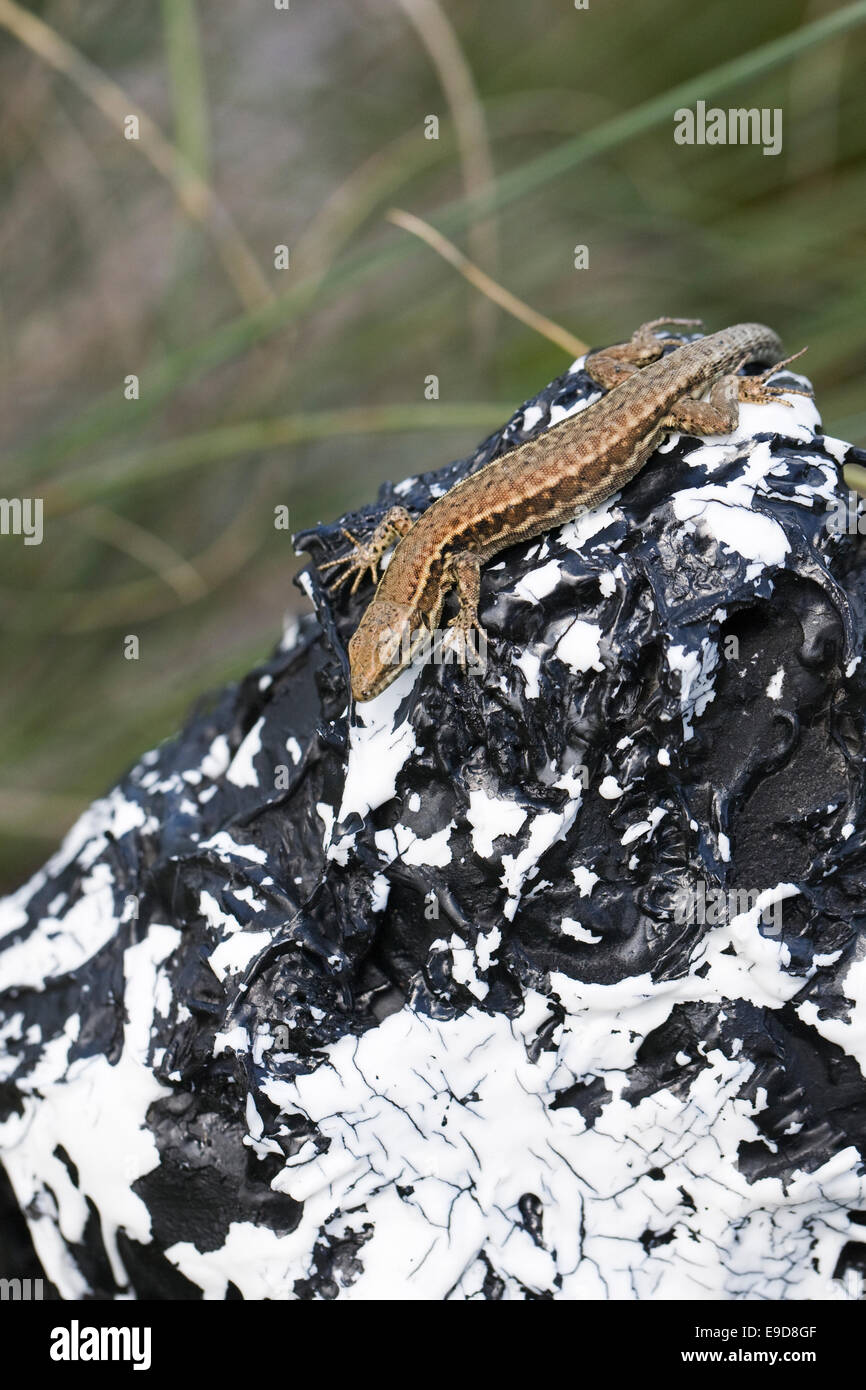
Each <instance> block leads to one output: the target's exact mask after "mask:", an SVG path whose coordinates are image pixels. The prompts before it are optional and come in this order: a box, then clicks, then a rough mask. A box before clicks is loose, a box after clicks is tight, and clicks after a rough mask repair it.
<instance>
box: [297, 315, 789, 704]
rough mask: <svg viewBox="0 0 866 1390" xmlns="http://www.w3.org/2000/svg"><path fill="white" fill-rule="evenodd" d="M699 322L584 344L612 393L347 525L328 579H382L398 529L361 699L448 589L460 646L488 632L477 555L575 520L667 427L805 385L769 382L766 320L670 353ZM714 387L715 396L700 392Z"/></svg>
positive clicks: (720, 424)
mask: <svg viewBox="0 0 866 1390" xmlns="http://www.w3.org/2000/svg"><path fill="white" fill-rule="evenodd" d="M696 322H697V321H696V320H694V319H655V320H653V322H652V323H645V324H644V325H643V326H642V327H641V328H639V329H638V330H637V332H636V333H635V334H634V335H633V336H632V338H631V340H630V341H629V342H627V343H619V344H616V345H615V346H613V347H608V348H603V349H600V350H599V351H597V352H593V353H590V354H589V356H588V357H587V360H586V370H587V371H588V372H589V374H590V375H591V376H592V378H593V380H595V381H597V382H598V384H599V385H600V386H602V387H604V388H605V389H606V391H607V394H606V395H604V396H602V397H601V399H600V400H598V401H596V402H595V403H594V404H592V405H589V406H587V407H586V408H585V409H584V410H582V411H580V412H579V413H577V414H575V415H571V416H569V417H568V418H567V419H565V420H562V421H560V423H559V424H557V425H554V426H553V427H552V428H551V429H549V430H546V431H545V432H544V433H543V434H540V435H538V436H537V437H536V438H535V439H530V440H527V442H526V443H525V444H521V445H519V447H518V448H516V449H512V450H510V452H508V453H507V454H503V455H502V456H501V457H500V458H498V459H494V461H493V462H492V463H488V464H487V465H486V466H485V467H484V468H480V469H479V470H478V471H477V472H476V473H470V474H469V476H468V477H466V478H464V479H463V480H462V481H461V482H459V483H457V484H456V485H455V486H454V487H452V488H451V490H450V491H449V492H447V493H446V494H445V495H444V496H443V497H440V498H438V499H437V500H436V501H435V502H434V503H433V505H432V506H430V507H428V509H427V510H426V511H425V512H424V513H423V514H422V515H421V516H420V517H418V519H417V520H414V519H413V518H412V517H411V516H410V514H409V513H408V511H406V509H405V508H403V507H392V508H391V510H390V511H389V512H388V513H387V514H386V515H385V517H384V518H383V519H382V521H380V522H379V524H378V526H377V527H376V529H375V531H374V532H373V534H372V536H371V537H370V539H369V540H368V541H366V542H362V541H358V540H356V538H355V537H354V536H353V535H351V533H350V532H348V531H346V530H344V532H343V534H344V535H345V537H346V539H347V540H349V541H350V542H351V545H352V549H351V550H350V551H348V552H347V553H346V554H345V555H343V556H341V557H340V558H339V559H337V560H332V561H330V562H329V563H328V564H325V565H322V566H320V568H321V569H330V568H333V567H337V566H344V567H345V568H344V570H343V573H342V574H340V575H339V577H338V578H337V579H336V582H335V583H334V584H333V586H332V587H333V588H335V589H336V588H338V587H339V586H340V585H341V584H343V583H345V582H346V581H347V580H349V579H350V578H353V583H352V593H354V592H355V590H356V589H357V588H358V585H359V584H360V582H361V579H362V577H363V575H364V574H365V573H366V572H367V571H369V573H370V575H371V577H372V579H373V580H374V582H375V579H376V570H377V566H378V564H379V562H380V560H381V558H382V556H383V555H384V554H385V552H386V551H387V550H388V549H390V547H391V546H393V545H394V542H395V541H396V542H397V545H396V548H395V550H394V553H393V555H392V557H391V561H390V564H389V565H388V568H387V570H386V571H385V573H384V575H383V577H382V579H381V581H380V582H379V586H378V588H377V589H376V592H375V594H374V596H373V599H372V601H371V603H370V605H369V607H368V608H367V610H366V612H365V613H364V616H363V618H362V619H361V622H360V625H359V627H358V629H357V631H356V632H355V635H354V636H353V637H352V639H351V641H350V642H349V670H350V678H351V686H352V694H353V695H354V697H355V699H356V700H371V699H373V697H374V696H376V695H378V694H380V692H381V691H383V690H384V689H385V688H386V687H387V686H389V685H390V684H391V682H392V681H393V680H394V679H395V678H396V677H397V676H398V675H399V673H400V671H401V670H402V669H404V667H406V666H407V665H408V664H409V663H410V662H411V661H412V660H414V658H415V656H416V655H417V654H418V652H419V651H420V650H421V649H423V648H427V649H429V646H430V642H431V639H432V636H433V634H434V632H435V631H436V630H437V627H438V623H439V618H440V616H441V613H442V608H443V604H444V601H445V597H446V595H447V594H448V592H449V590H451V589H452V588H456V590H457V595H458V599H459V604H460V608H459V612H458V614H457V616H456V617H455V618H453V619H452V621H451V623H450V624H449V627H450V628H454V629H456V634H455V635H456V637H457V638H458V640H459V641H460V642H462V646H463V651H464V653H465V650H466V647H467V645H468V644H469V641H470V638H471V636H472V631H473V629H477V630H478V631H479V632H481V631H482V629H481V628H480V625H479V622H478V601H479V591H480V569H481V566H482V565H483V564H484V563H485V562H486V561H487V560H489V559H490V558H491V557H492V556H493V555H496V554H498V553H499V551H502V550H506V549H507V548H508V547H509V546H511V545H516V544H517V543H518V542H520V541H524V540H529V539H531V538H532V537H533V536H537V535H540V534H541V532H543V531H549V530H551V528H553V527H554V526H559V525H561V524H562V523H563V522H566V521H570V520H572V518H574V517H575V516H578V515H579V514H580V513H582V512H585V511H587V510H589V508H590V507H593V506H595V505H596V504H597V503H599V502H601V501H603V500H604V499H605V498H606V497H609V496H610V495H611V493H613V492H616V491H617V490H618V489H619V488H621V487H622V486H623V484H625V483H627V482H628V481H629V479H631V478H633V477H634V475H635V474H636V473H637V472H638V471H639V469H641V468H642V467H643V465H644V463H645V462H646V461H647V459H648V458H649V456H650V454H652V452H653V450H654V449H655V448H656V447H657V445H658V444H659V442H660V440H661V438H662V436H663V435H664V434H665V433H666V432H669V431H672V430H679V431H682V432H683V433H684V434H697V435H717V434H730V433H731V431H732V430H734V429H736V426H737V420H738V415H739V412H738V403H739V401H752V402H758V403H761V402H767V401H771V400H775V399H776V398H778V397H780V396H782V395H784V394H791V395H805V394H808V393H806V392H802V391H799V392H795V391H789V390H788V388H782V387H773V386H768V385H767V381H768V378H769V377H771V376H772V375H773V373H774V372H776V371H778V370H779V368H781V367H783V366H785V365H786V364H787V363H788V362H792V361H793V360H794V358H793V357H787V358H785V359H783V360H779V358H780V354H781V351H782V345H781V343H780V341H779V339H778V338H777V336H776V334H775V333H774V332H773V331H772V329H770V328H765V327H764V325H763V324H760V323H740V324H736V325H734V327H732V328H724V329H722V330H721V332H719V333H710V334H708V335H707V336H706V337H704V338H700V339H698V341H696V342H691V343H684V344H683V345H682V346H681V347H678V348H676V349H675V350H674V351H673V352H670V353H668V354H667V355H665V356H663V355H662V354H663V352H664V348H665V344H666V342H670V337H668V338H667V339H665V338H664V337H662V338H659V337H657V336H656V335H655V330H656V329H657V328H662V327H664V326H665V325H671V324H677V325H693V324H695V323H696ZM803 351H805V348H804V349H803ZM795 355H796V356H797V357H799V356H800V355H801V354H800V353H797V354H795ZM746 362H761V363H766V362H772V363H774V364H775V365H774V366H772V367H770V368H769V370H767V371H765V372H764V373H762V375H760V376H752V377H744V376H738V375H737V373H738V371H739V369H740V368H741V367H742V366H744V365H745V363H746ZM707 391H708V392H709V395H708V399H707V400H701V399H699V397H700V396H701V395H703V394H704V393H705V392H707ZM783 403H785V404H790V402H783Z"/></svg>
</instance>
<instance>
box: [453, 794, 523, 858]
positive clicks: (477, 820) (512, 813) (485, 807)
mask: <svg viewBox="0 0 866 1390" xmlns="http://www.w3.org/2000/svg"><path fill="white" fill-rule="evenodd" d="M526 816H527V812H526V811H525V810H524V809H523V807H522V806H518V805H517V803H516V802H514V801H509V800H507V798H505V797H497V796H490V795H489V793H488V792H486V791H484V790H483V789H482V788H480V787H476V788H474V789H473V790H472V791H470V793H469V809H468V810H467V812H466V819H467V820H468V822H469V824H470V825H471V826H472V847H473V849H474V850H475V853H476V854H480V856H481V858H482V859H490V858H492V856H493V842H494V840H497V839H498V838H499V837H500V835H506V836H509V837H510V836H512V835H516V834H517V832H518V831H519V830H520V827H521V826H522V825H523V822H524V821H525V820H526Z"/></svg>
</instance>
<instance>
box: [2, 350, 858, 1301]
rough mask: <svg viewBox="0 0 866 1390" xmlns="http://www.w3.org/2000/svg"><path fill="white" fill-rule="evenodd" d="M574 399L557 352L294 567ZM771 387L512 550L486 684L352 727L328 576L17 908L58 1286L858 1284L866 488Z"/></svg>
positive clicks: (365, 1294) (596, 1291) (452, 684)
mask: <svg viewBox="0 0 866 1390" xmlns="http://www.w3.org/2000/svg"><path fill="white" fill-rule="evenodd" d="M780 380H790V381H791V384H797V382H799V384H802V379H794V378H792V377H791V376H790V374H788V376H787V377H784V378H780ZM597 394H598V393H597V388H596V387H595V385H594V383H593V382H592V380H591V378H590V377H589V376H588V375H587V374H586V373H585V372H584V371H583V369H582V364H581V363H576V364H575V365H574V367H573V368H572V369H571V370H570V371H569V372H567V373H565V374H564V375H563V376H562V377H560V378H559V379H558V380H557V381H555V382H554V383H552V385H551V386H549V387H548V388H546V389H545V390H544V391H542V392H541V393H540V394H539V395H538V396H537V397H535V398H534V399H533V400H532V401H531V402H529V403H528V404H527V405H526V406H524V407H523V408H522V409H521V410H519V411H517V413H516V414H515V415H514V416H513V418H512V419H511V420H510V421H509V423H508V424H507V425H506V427H505V428H504V429H503V430H502V431H501V432H499V433H497V434H496V435H494V436H492V437H491V438H490V439H488V440H487V441H485V443H484V444H483V445H482V446H481V447H480V448H479V450H478V451H477V452H476V454H475V455H474V456H473V457H472V458H471V459H470V460H468V461H462V462H460V463H455V464H452V465H450V466H449V467H446V468H443V469H441V470H439V471H438V472H436V473H431V474H426V475H424V476H422V477H418V478H411V479H408V480H407V481H406V482H403V483H400V484H398V485H397V486H396V487H392V486H386V487H384V488H383V489H382V492H381V495H380V497H379V500H378V502H377V504H376V505H375V507H371V508H370V509H369V511H368V512H365V513H364V515H363V516H360V517H359V516H355V517H352V518H348V519H345V518H344V519H342V521H341V522H340V523H336V524H335V525H333V526H328V527H320V528H318V530H317V531H316V532H312V533H307V535H306V536H305V537H303V538H301V544H302V545H303V546H305V547H306V548H307V549H308V550H310V551H311V552H312V553H313V555H314V558H315V559H316V560H317V561H321V560H324V559H327V558H332V557H333V556H334V555H336V554H337V553H339V551H340V549H341V548H342V545H343V542H342V540H341V538H340V531H339V526H340V525H341V524H344V525H347V526H348V527H349V529H350V530H353V531H361V532H364V533H366V531H367V529H368V528H371V527H372V525H373V524H374V523H375V521H376V520H377V519H378V518H379V517H380V516H381V515H382V513H383V512H384V510H386V509H387V507H388V506H390V505H393V504H395V503H399V504H401V505H403V506H406V507H408V508H409V509H410V510H413V511H420V510H422V509H423V508H425V507H426V506H428V505H429V504H430V502H431V501H432V500H433V499H434V498H435V497H437V496H439V495H441V493H442V492H443V491H444V490H446V489H447V488H448V487H450V486H451V484H452V483H453V482H455V481H456V480H458V479H459V478H460V477H462V476H464V474H465V473H466V472H467V471H468V470H471V469H474V468H477V467H479V466H480V465H482V464H483V463H485V462H487V461H488V460H490V459H491V458H494V457H496V456H497V455H498V454H499V453H501V452H503V451H504V450H505V449H507V448H509V447H512V446H513V445H514V444H515V443H519V442H521V441H522V440H523V439H525V438H527V437H529V436H530V435H532V434H534V433H536V432H538V431H541V430H543V429H545V428H547V427H548V426H549V425H550V424H553V423H555V422H556V421H557V420H559V419H562V418H563V416H564V415H565V414H568V413H571V412H574V411H576V410H579V409H581V408H583V406H584V405H585V404H586V403H587V402H588V401H591V400H593V399H595V398H596V396H597ZM790 400H791V402H792V405H791V407H790V408H788V407H786V406H784V405H783V404H782V403H776V404H773V405H764V406H748V405H747V406H745V407H743V408H742V413H741V420H740V425H739V428H738V430H737V432H736V434H735V435H733V436H730V437H726V438H725V439H717V440H713V441H710V442H703V441H700V440H697V439H692V438H684V437H674V438H673V439H671V440H670V441H669V442H668V443H667V444H666V445H665V446H664V447H663V449H662V450H660V451H659V452H658V453H657V454H656V455H655V456H654V457H653V459H652V460H651V462H650V463H649V464H648V466H647V467H646V468H645V469H644V471H643V472H642V473H641V474H640V475H639V476H638V477H637V478H636V479H635V480H634V481H633V482H632V483H631V484H630V485H629V487H628V488H627V489H626V490H625V491H624V492H623V493H622V494H621V495H616V496H614V497H613V498H611V499H609V501H608V502H607V503H605V504H604V505H602V506H601V507H599V508H597V509H596V510H594V511H593V512H592V513H589V514H587V515H585V516H583V517H581V518H580V519H579V520H577V521H576V522H573V523H571V524H569V525H567V526H564V527H562V528H561V529H560V530H558V531H555V532H553V533H551V534H550V535H548V536H547V537H544V538H542V539H541V540H539V541H534V542H531V543H528V544H525V545H521V546H516V547H514V548H513V549H512V550H510V551H508V552H507V553H506V554H504V555H503V556H501V557H499V560H498V562H496V561H494V562H493V563H491V564H490V565H489V566H488V567H487V568H486V569H485V571H484V575H483V582H482V603H481V609H480V616H481V620H482V622H483V623H484V625H485V627H486V629H487V632H488V637H489V641H488V648H487V661H486V668H485V669H484V670H483V672H481V673H479V672H474V673H472V674H468V673H465V672H463V671H461V670H460V669H459V668H456V667H454V666H450V665H442V666H437V665H427V666H425V667H423V668H421V669H419V668H417V667H416V668H413V669H412V670H410V671H407V672H404V673H403V674H402V675H401V676H400V678H399V679H398V680H397V681H396V682H395V683H394V685H392V686H391V687H390V688H389V689H388V690H387V691H386V692H384V694H383V695H381V696H380V697H379V698H378V699H377V700H375V701H372V702H370V703H369V704H367V705H363V706H359V707H357V709H356V710H355V712H354V715H353V717H352V719H351V720H350V719H349V716H348V711H347V701H346V690H347V682H346V675H347V666H346V655H345V649H346V643H347V641H348V638H349V637H350V636H351V633H352V632H353V630H354V627H355V626H356V625H357V622H358V620H359V617H360V614H361V612H362V611H363V607H364V604H365V603H366V602H367V601H368V600H369V588H368V587H367V586H364V587H362V589H361V590H360V591H359V593H358V594H357V595H356V596H355V597H354V598H351V597H349V596H340V597H339V598H337V599H336V600H332V599H331V598H330V597H329V596H328V595H327V594H326V592H325V590H324V588H323V587H322V585H321V583H320V580H319V577H318V575H317V573H316V572H315V570H308V571H307V572H306V573H305V575H303V576H302V579H301V582H302V584H303V587H304V588H305V589H306V592H307V593H308V595H309V597H310V599H311V600H312V603H313V606H314V609H315V615H313V614H310V615H309V616H307V617H306V618H305V619H303V620H302V622H301V623H300V624H299V625H298V626H297V627H295V628H294V629H293V630H292V631H290V632H288V633H287V634H286V636H285V638H284V640H283V642H282V644H281V646H280V648H279V650H278V651H277V652H276V653H275V655H274V656H273V657H272V659H271V660H270V661H268V662H267V663H265V664H264V665H263V666H261V667H260V668H258V669H257V670H255V671H253V672H252V673H251V674H250V675H249V676H248V677H247V678H246V679H245V680H244V681H243V682H241V683H240V684H239V685H238V686H236V687H232V688H230V689H228V690H226V691H224V692H222V693H221V694H220V695H219V696H218V697H217V698H216V700H215V701H213V702H211V703H210V704H209V705H207V706H202V707H201V708H200V709H199V710H198V711H197V712H196V713H195V714H194V716H193V717H192V719H191V721H190V722H189V724H188V725H187V727H186V728H185V729H184V731H183V732H182V733H181V734H180V735H179V737H178V738H176V739H175V740H174V741H172V742H170V743H168V744H166V745H164V746H162V747H161V748H159V749H157V750H156V751H154V752H151V753H149V754H147V755H146V756H145V757H144V758H143V759H142V760H141V762H140V764H139V765H138V766H137V767H136V768H134V769H133V771H132V772H131V773H130V774H129V776H128V777H127V778H126V779H125V780H124V781H123V782H122V783H121V784H120V786H119V787H117V788H116V789H115V790H113V791H112V792H111V793H110V794H109V795H108V796H106V797H105V798H104V799H102V800H101V801H99V802H97V803H96V804H95V805H94V806H93V807H92V808H91V809H90V810H89V811H88V812H87V813H86V815H85V816H83V817H82V819H81V821H80V822H79V823H78V824H77V825H76V826H75V828H74V829H73V830H72V831H71V832H70V835H69V836H68V838H67V840H66V842H65V844H64V846H63V848H62V849H61V850H60V851H59V853H58V854H57V855H56V856H55V857H54V858H53V859H52V860H51V861H50V862H49V863H48V864H47V865H46V867H45V869H44V870H43V871H42V872H41V873H39V874H37V875H36V877H35V878H34V879H33V880H31V882H30V883H29V884H27V885H26V886H25V887H24V888H22V889H21V890H20V891H19V892H18V893H16V894H15V895H14V896H12V897H11V898H9V899H7V900H6V901H5V902H4V903H3V904H0V991H2V994H0V1029H2V1035H3V1038H4V1055H3V1057H2V1059H0V1079H2V1086H0V1159H2V1162H3V1164H4V1165H5V1167H6V1170H7V1173H8V1175H9V1178H10V1181H11V1183H12V1186H13V1188H14V1191H15V1195H16V1197H17V1201H18V1203H19V1204H20V1207H21V1209H22V1210H23V1211H24V1213H25V1215H26V1217H27V1222H28V1226H29V1230H30V1233H31V1236H32V1239H33V1242H34V1245H35V1248H36V1251H37V1253H38V1255H39V1258H40V1260H41V1262H42V1265H43V1267H44V1270H45V1272H46V1274H47V1276H48V1278H50V1279H51V1281H52V1282H53V1284H54V1285H55V1286H56V1289H57V1290H58V1292H59V1293H60V1295H61V1296H62V1297H64V1298H79V1297H97V1298H116V1297H119V1296H126V1297H128V1296H129V1295H130V1294H132V1295H134V1296H138V1297H150V1298H153V1297H157V1298H172V1299H175V1298H200V1297H202V1296H204V1297H207V1298H216V1299H223V1298H227V1297H229V1298H231V1297H235V1298H236V1297H243V1298H251V1299H260V1298H273V1299H291V1298H301V1299H316V1298H326V1299H332V1298H354V1299H405V1298H418V1299H421V1298H427V1299H429V1298H433V1299H445V1298H456V1299H469V1298H487V1299H498V1298H517V1299H536V1298H542V1299H587V1298H589V1299H591V1298H615V1299H635V1298H639V1299H646V1298H651V1297H661V1298H668V1299H670V1298H685V1297H696V1298H725V1299H731V1298H773V1299H779V1298H782V1299H807V1298H808V1299H823V1298H829V1297H832V1296H834V1291H835V1290H838V1288H839V1287H840V1285H839V1280H840V1279H842V1278H843V1276H845V1275H846V1273H847V1274H849V1275H850V1272H851V1271H852V1270H854V1271H855V1272H856V1271H860V1272H866V1258H864V1257H866V1244H864V1243H863V1241H862V1239H861V1234H862V1228H863V1225H864V1224H866V1175H864V1162H863V1160H864V1157H866V1147H864V1145H866V1081H864V1069H866V942H864V925H866V909H864V906H863V893H862V883H863V866H864V853H866V817H864V790H863V775H862V766H863V743H864V732H866V730H864V720H866V707H864V675H863V664H862V660H861V657H862V653H863V637H862V634H863V631H864V606H866V568H864V563H863V548H862V545H861V542H860V538H859V535H858V534H857V532H856V515H855V516H854V517H853V522H852V525H853V530H840V527H839V525H838V517H839V516H840V515H841V513H840V512H839V510H838V508H839V506H840V503H841V502H844V501H846V499H847V492H846V491H845V489H844V487H843V485H842V481H841V468H840V465H841V463H842V462H843V461H844V460H845V459H846V458H847V459H848V460H850V461H857V460H858V459H859V461H861V462H863V461H864V460H863V455H858V452H857V451H856V450H853V449H849V447H848V446H847V445H845V444H843V443H841V442H840V441H837V440H833V439H830V438H825V437H824V436H822V435H821V434H820V432H819V420H818V416H817V413H816V411H815V408H814V406H813V405H812V403H811V402H810V401H809V400H807V399H805V398H803V397H799V396H792V397H791V398H790ZM833 509H837V510H833ZM833 517H836V518H837V524H831V521H832V518H833ZM16 1272H23V1271H16V1270H10V1273H16ZM834 1281H835V1282H834Z"/></svg>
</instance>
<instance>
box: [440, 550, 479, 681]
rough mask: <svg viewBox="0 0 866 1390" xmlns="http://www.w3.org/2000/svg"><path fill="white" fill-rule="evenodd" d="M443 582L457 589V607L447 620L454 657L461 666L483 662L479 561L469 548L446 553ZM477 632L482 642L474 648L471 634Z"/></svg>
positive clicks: (474, 644) (473, 639)
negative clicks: (453, 636)
mask: <svg viewBox="0 0 866 1390" xmlns="http://www.w3.org/2000/svg"><path fill="white" fill-rule="evenodd" d="M442 578H443V584H445V585H450V586H453V587H454V588H455V589H456V590H457V599H458V602H459V604H460V607H459V609H458V612H457V616H456V617H454V618H452V619H451V621H450V623H449V624H448V631H449V633H450V632H454V634H455V637H456V649H457V659H458V661H459V662H460V664H461V665H462V666H465V665H466V664H467V658H468V657H470V655H471V661H470V664H472V665H477V664H479V662H481V663H483V661H484V654H485V653H486V650H487V633H486V632H485V631H484V628H483V627H482V626H481V624H480V623H479V621H478V601H479V598H480V596H481V561H480V560H479V558H478V556H477V555H476V554H475V553H474V551H472V550H458V551H455V552H454V553H453V554H452V555H449V557H448V559H447V561H446V563H445V570H444V574H443V577H442ZM476 632H477V633H478V634H479V636H480V638H481V642H480V648H479V651H478V652H476V651H475V646H476V642H475V638H474V634H475V633H476Z"/></svg>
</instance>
